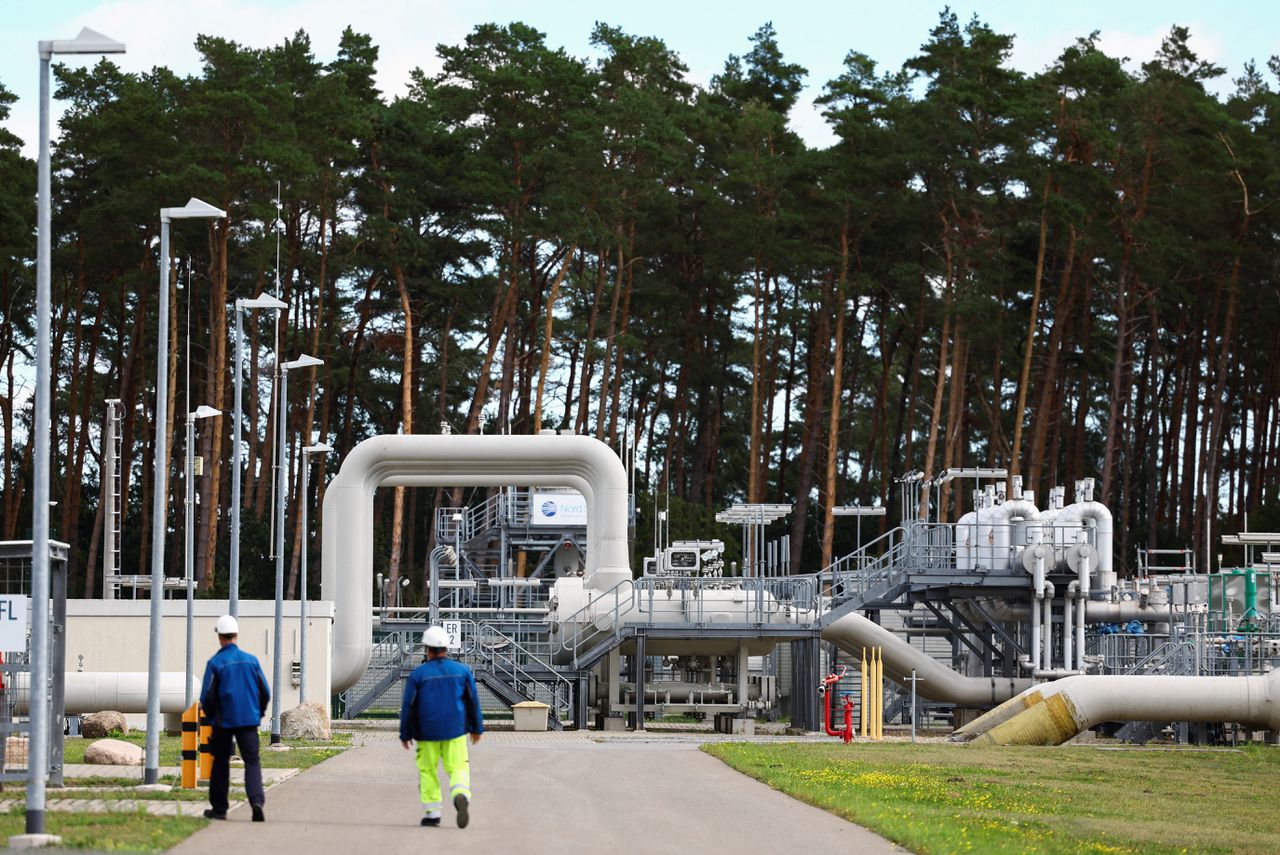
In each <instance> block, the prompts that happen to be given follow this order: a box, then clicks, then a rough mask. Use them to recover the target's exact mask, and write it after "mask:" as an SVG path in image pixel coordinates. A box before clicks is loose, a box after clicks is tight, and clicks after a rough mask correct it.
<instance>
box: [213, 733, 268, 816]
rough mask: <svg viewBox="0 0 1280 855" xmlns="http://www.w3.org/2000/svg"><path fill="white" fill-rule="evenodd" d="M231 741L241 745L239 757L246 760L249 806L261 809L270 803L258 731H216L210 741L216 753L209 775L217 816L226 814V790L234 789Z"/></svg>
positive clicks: (245, 784)
mask: <svg viewBox="0 0 1280 855" xmlns="http://www.w3.org/2000/svg"><path fill="white" fill-rule="evenodd" d="M232 739H234V740H235V742H237V743H239V744H240V757H241V759H243V760H244V789H245V792H246V793H247V794H248V796H249V804H251V805H260V804H265V803H266V801H267V796H266V793H264V792H263V791H262V763H261V762H260V761H259V759H258V727H257V725H251V726H250V727H214V729H213V737H212V738H211V739H210V740H209V747H210V750H212V752H213V772H212V773H211V774H210V775H209V805H210V807H212V808H213V809H214V810H215V811H217V812H218V813H226V812H227V789H228V788H229V787H230V785H231V752H232V750H233V746H232Z"/></svg>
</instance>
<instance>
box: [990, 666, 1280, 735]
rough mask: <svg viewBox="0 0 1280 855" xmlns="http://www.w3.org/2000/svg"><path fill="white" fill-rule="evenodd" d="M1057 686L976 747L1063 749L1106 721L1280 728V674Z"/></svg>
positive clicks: (1096, 679)
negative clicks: (1057, 747)
mask: <svg viewBox="0 0 1280 855" xmlns="http://www.w3.org/2000/svg"><path fill="white" fill-rule="evenodd" d="M1052 686H1053V687H1055V688H1056V691H1055V692H1054V693H1053V694H1048V693H1045V696H1044V697H1043V698H1042V699H1041V700H1040V701H1039V702H1038V703H1034V704H1032V705H1030V706H1026V707H1025V708H1024V709H1023V710H1022V711H1020V712H1018V713H1017V714H1016V715H1013V716H1012V717H1010V718H1008V719H1007V720H1005V721H1003V722H1001V723H999V724H997V725H996V726H994V727H992V728H991V729H989V730H988V731H987V732H986V733H983V734H981V735H979V736H977V737H976V738H975V739H974V740H973V744H974V745H1061V744H1062V743H1064V742H1066V741H1067V740H1069V739H1071V738H1072V737H1074V736H1075V735H1076V734H1078V733H1080V732H1082V731H1085V730H1088V729H1089V728H1091V727H1095V726H1096V725H1098V724H1101V723H1102V722H1105V721H1210V722H1212V721H1222V722H1237V723H1240V724H1244V725H1249V726H1253V727H1258V728H1265V729H1267V730H1280V670H1277V671H1272V672H1271V673H1270V674H1266V675H1263V676H1254V677H1163V676H1132V677H1126V676H1079V677H1067V678H1065V679H1063V680H1059V681H1058V682H1057V683H1054V684H1052ZM1045 688H1048V687H1045ZM1028 699H1029V698H1028ZM1024 700H1026V699H1024ZM974 723H975V724H976V723H977V722H974Z"/></svg>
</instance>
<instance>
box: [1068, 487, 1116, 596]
mask: <svg viewBox="0 0 1280 855" xmlns="http://www.w3.org/2000/svg"><path fill="white" fill-rule="evenodd" d="M1057 519H1058V520H1059V521H1061V522H1072V521H1077V520H1078V521H1080V522H1083V521H1085V520H1093V522H1094V528H1095V530H1096V532H1097V547H1098V556H1097V559H1096V560H1092V561H1090V562H1089V563H1090V564H1092V565H1094V570H1096V571H1097V573H1098V574H1099V585H1098V586H1099V587H1100V588H1103V589H1106V588H1109V587H1111V586H1112V585H1114V584H1115V568H1114V567H1113V566H1112V561H1111V552H1112V541H1113V539H1114V523H1113V522H1112V519H1111V511H1110V510H1108V509H1107V506H1106V505H1104V504H1102V503H1101V502H1076V503H1075V504H1074V505H1068V506H1067V507H1065V508H1063V509H1062V513H1060V514H1059V515H1058V516H1057ZM1067 545H1068V546H1070V544H1067Z"/></svg>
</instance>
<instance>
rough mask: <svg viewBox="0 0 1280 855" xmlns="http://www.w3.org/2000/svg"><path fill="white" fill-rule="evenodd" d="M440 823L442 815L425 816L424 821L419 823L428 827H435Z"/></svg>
mask: <svg viewBox="0 0 1280 855" xmlns="http://www.w3.org/2000/svg"><path fill="white" fill-rule="evenodd" d="M439 824H440V817H438V816H424V817H423V818H422V821H421V822H419V823H418V825H423V826H427V827H428V828H435V827H436V826H437V825H439Z"/></svg>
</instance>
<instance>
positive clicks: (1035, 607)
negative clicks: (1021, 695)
mask: <svg viewBox="0 0 1280 855" xmlns="http://www.w3.org/2000/svg"><path fill="white" fill-rule="evenodd" d="M1031 554H1032V556H1034V563H1033V564H1032V566H1031V586H1032V589H1033V590H1034V591H1035V598H1034V599H1033V600H1032V601H1031V665H1032V667H1033V669H1035V670H1039V668H1040V644H1041V641H1040V639H1041V635H1040V612H1041V609H1042V608H1043V607H1044V590H1045V582H1046V581H1047V580H1046V579H1045V563H1046V561H1047V559H1048V558H1049V557H1050V556H1052V555H1053V550H1052V549H1050V548H1049V547H1047V546H1045V545H1044V544H1043V543H1037V544H1036V545H1035V546H1033V547H1031ZM1024 560H1025V558H1024ZM1050 608H1051V610H1052V607H1050ZM1045 667H1046V668H1048V667H1050V665H1049V663H1045Z"/></svg>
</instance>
